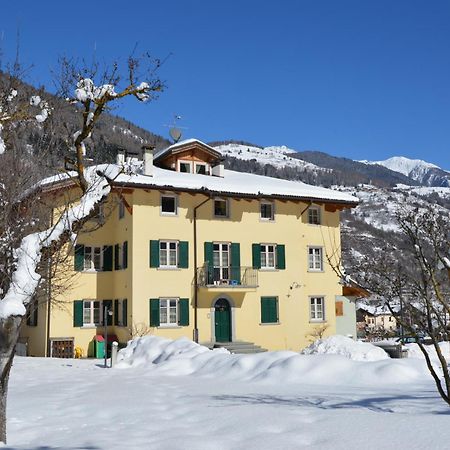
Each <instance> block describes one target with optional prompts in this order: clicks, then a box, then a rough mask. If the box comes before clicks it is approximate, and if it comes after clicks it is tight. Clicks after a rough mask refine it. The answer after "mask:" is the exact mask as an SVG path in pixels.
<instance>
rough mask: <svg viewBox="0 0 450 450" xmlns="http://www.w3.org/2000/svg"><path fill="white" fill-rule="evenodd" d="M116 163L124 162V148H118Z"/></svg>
mask: <svg viewBox="0 0 450 450" xmlns="http://www.w3.org/2000/svg"><path fill="white" fill-rule="evenodd" d="M116 164H117V165H118V166H123V165H124V164H125V150H124V149H123V148H119V150H118V152H117V156H116Z"/></svg>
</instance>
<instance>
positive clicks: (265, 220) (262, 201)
mask: <svg viewBox="0 0 450 450" xmlns="http://www.w3.org/2000/svg"><path fill="white" fill-rule="evenodd" d="M263 205H270V208H271V216H270V217H263V216H262V206H263ZM259 218H260V220H261V221H263V222H273V221H274V220H275V203H274V202H269V201H267V200H261V202H260V204H259Z"/></svg>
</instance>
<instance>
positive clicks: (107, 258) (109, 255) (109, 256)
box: [103, 245, 113, 272]
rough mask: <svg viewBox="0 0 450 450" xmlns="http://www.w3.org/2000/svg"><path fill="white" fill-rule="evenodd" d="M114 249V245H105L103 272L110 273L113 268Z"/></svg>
mask: <svg viewBox="0 0 450 450" xmlns="http://www.w3.org/2000/svg"><path fill="white" fill-rule="evenodd" d="M112 260H113V247H112V245H105V246H104V247H103V270H104V271H105V272H110V271H111V270H112V266H113V261H112Z"/></svg>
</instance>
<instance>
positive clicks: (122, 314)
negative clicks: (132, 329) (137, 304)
mask: <svg viewBox="0 0 450 450" xmlns="http://www.w3.org/2000/svg"><path fill="white" fill-rule="evenodd" d="M127 303H128V302H127V299H118V300H115V301H114V324H115V325H117V326H119V327H126V326H127Z"/></svg>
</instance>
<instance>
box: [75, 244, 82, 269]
mask: <svg viewBox="0 0 450 450" xmlns="http://www.w3.org/2000/svg"><path fill="white" fill-rule="evenodd" d="M74 261H75V262H74V264H75V267H74V268H75V270H76V271H77V272H81V271H82V270H83V269H84V245H82V244H77V245H75V260H74Z"/></svg>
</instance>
